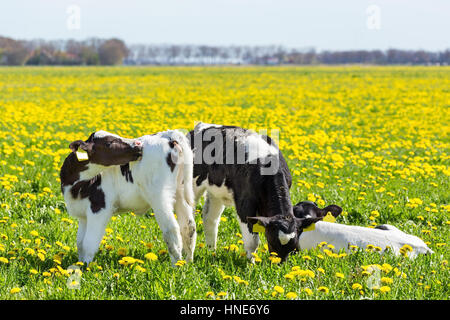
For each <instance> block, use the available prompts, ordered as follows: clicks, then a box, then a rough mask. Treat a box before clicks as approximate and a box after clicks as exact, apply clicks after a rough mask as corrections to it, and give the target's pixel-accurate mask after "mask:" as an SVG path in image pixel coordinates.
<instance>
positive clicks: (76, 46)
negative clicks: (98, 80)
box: [0, 36, 129, 65]
mask: <svg viewBox="0 0 450 320" xmlns="http://www.w3.org/2000/svg"><path fill="white" fill-rule="evenodd" d="M128 54H129V52H128V48H127V46H126V45H125V43H124V42H123V41H122V40H120V39H107V40H105V39H96V38H93V39H88V40H85V41H75V40H56V41H44V40H31V41H18V40H14V39H11V38H5V37H1V36H0V65H121V64H123V60H124V58H126V57H127V55H128Z"/></svg>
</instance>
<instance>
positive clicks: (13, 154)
mask: <svg viewBox="0 0 450 320" xmlns="http://www.w3.org/2000/svg"><path fill="white" fill-rule="evenodd" d="M449 107H450V68H449V67H305V68H301V67H298V68H297V67H273V68H272V67H267V68H263V67H239V68H238V67H236V68H235V67H223V68H222V67H211V68H200V67H195V68H187V67H186V68H181V67H180V68H171V67H153V68H147V67H146V68H139V67H136V68H127V67H120V68H100V67H99V68H1V69H0V114H1V116H0V163H1V166H0V299H361V298H366V299H448V298H449V266H448V260H449V251H448V240H449V228H450V225H449V224H450V219H449V216H450V191H449V190H450V183H449V176H450V167H449V164H450V156H449V147H450V139H449V132H450V131H449V124H450V108H449ZM194 121H203V122H213V123H219V124H232V125H239V126H242V127H246V128H253V129H256V130H258V129H269V130H271V129H279V130H280V137H279V146H280V149H281V150H282V152H283V154H284V156H285V158H286V159H287V160H288V164H289V167H290V169H291V173H292V176H293V179H294V181H293V186H292V189H291V197H292V201H293V202H294V203H296V202H297V201H300V200H306V199H309V200H315V201H316V202H318V204H319V205H324V204H332V203H335V204H338V205H340V206H341V207H342V208H343V209H344V213H343V214H342V216H340V217H338V219H337V222H338V223H345V224H357V225H362V226H374V225H376V224H382V223H389V224H392V225H394V226H396V227H398V228H400V229H401V230H403V231H405V232H407V233H411V234H414V235H417V236H419V237H421V238H422V239H423V240H424V241H425V242H426V243H427V244H428V245H429V247H430V248H431V249H432V250H434V252H435V253H434V254H433V255H431V256H419V257H418V258H416V259H415V260H411V259H409V258H407V257H403V256H400V257H396V256H394V255H393V254H391V253H387V254H384V255H380V254H379V253H377V252H375V251H376V250H370V249H366V248H360V249H359V250H357V251H355V252H354V253H348V254H345V253H342V252H334V251H333V250H332V248H330V247H327V246H326V245H325V246H323V247H322V248H317V249H315V250H310V251H302V252H300V253H298V254H295V255H294V254H293V255H291V256H290V257H289V259H288V261H287V262H286V263H283V264H279V263H277V262H278V261H277V259H273V258H271V257H270V253H269V252H267V249H266V248H267V247H266V246H265V244H266V241H265V239H264V237H262V244H261V245H260V248H259V249H258V252H257V253H258V256H259V259H257V262H256V263H255V264H254V265H252V264H250V263H248V262H247V260H246V258H245V256H243V255H244V251H243V246H242V239H241V235H240V234H239V227H238V223H237V220H236V218H235V210H234V208H227V209H226V210H225V212H224V214H223V216H222V221H221V223H220V227H219V240H218V249H217V250H216V252H215V253H212V252H211V251H209V250H207V249H206V248H205V247H204V244H203V241H204V235H203V228H202V219H201V214H200V212H201V203H200V204H199V205H198V206H197V213H196V221H197V230H198V239H197V249H196V252H195V261H194V263H192V264H183V263H180V264H179V266H177V267H171V266H170V259H169V257H168V254H167V251H166V247H165V244H164V242H163V240H162V235H161V232H160V230H159V228H158V225H157V223H156V221H155V219H154V217H153V216H152V214H151V212H149V213H147V214H146V215H144V216H135V215H134V214H133V213H128V214H124V215H120V216H117V217H115V218H113V220H112V221H111V222H110V224H109V225H108V228H107V230H106V233H105V237H104V240H103V241H102V244H101V248H100V251H99V253H98V254H97V256H96V262H95V263H92V264H91V265H90V266H89V267H87V266H81V269H80V271H73V268H71V267H70V266H73V265H76V263H77V261H78V260H77V249H76V230H77V221H76V219H74V218H71V217H70V216H68V214H67V212H66V209H65V205H64V201H63V198H62V194H61V191H60V185H59V178H58V176H59V169H60V167H61V165H62V162H63V160H64V158H65V157H66V156H67V154H68V153H69V152H70V150H69V148H68V145H69V143H70V142H71V141H73V140H77V139H86V138H87V137H88V136H89V134H90V133H91V132H93V131H94V130H98V129H104V130H108V131H111V132H115V133H117V134H119V135H122V136H125V137H138V136H141V135H144V134H150V133H154V132H157V131H162V130H167V129H175V128H184V129H186V130H191V129H192V128H193V126H194ZM375 249H376V248H375Z"/></svg>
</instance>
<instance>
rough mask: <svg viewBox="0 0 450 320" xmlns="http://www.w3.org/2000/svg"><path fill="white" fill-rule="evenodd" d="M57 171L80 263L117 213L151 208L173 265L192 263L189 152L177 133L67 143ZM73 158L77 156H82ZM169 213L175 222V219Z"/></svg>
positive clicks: (103, 135)
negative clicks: (75, 227)
mask: <svg viewBox="0 0 450 320" xmlns="http://www.w3.org/2000/svg"><path fill="white" fill-rule="evenodd" d="M70 148H71V149H72V153H71V154H69V156H68V157H67V158H66V159H65V161H64V164H63V166H62V168H61V173H60V177H61V189H62V192H63V195H64V200H65V202H66V206H67V210H68V213H69V214H70V215H72V216H74V217H77V218H78V219H79V226H78V233H77V247H78V255H79V259H80V261H83V262H86V263H89V262H91V261H92V260H93V258H94V255H95V254H96V252H97V251H98V246H99V243H100V241H101V239H102V237H103V234H104V231H105V228H106V225H107V223H108V221H109V220H110V218H111V216H112V215H113V214H116V213H120V212H124V211H125V212H126V211H134V212H136V213H137V214H140V213H145V212H146V211H148V210H149V209H150V208H153V211H154V213H155V217H156V220H157V222H158V225H159V226H160V228H161V230H162V232H163V237H164V240H165V242H166V244H167V246H168V250H169V254H170V257H171V260H172V263H176V261H178V260H181V259H182V250H183V251H184V253H185V255H186V260H187V261H190V260H192V258H193V253H194V247H195V239H196V232H195V229H196V228H195V221H194V218H193V213H192V204H193V190H192V170H193V167H192V159H193V157H192V151H191V149H190V146H189V142H188V141H187V139H186V137H185V136H184V135H183V134H182V133H181V132H179V131H177V130H173V131H166V132H161V133H158V134H154V135H147V136H143V137H140V138H137V139H125V138H122V137H119V136H117V135H115V134H111V133H108V132H106V131H98V132H95V133H93V134H91V136H90V137H89V139H87V140H86V141H82V140H77V141H74V142H72V143H71V144H70ZM81 152H82V154H81V157H77V153H78V154H79V153H81ZM174 210H175V212H176V214H177V217H178V221H177V220H176V219H175V216H174Z"/></svg>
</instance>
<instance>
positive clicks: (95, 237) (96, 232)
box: [78, 209, 112, 264]
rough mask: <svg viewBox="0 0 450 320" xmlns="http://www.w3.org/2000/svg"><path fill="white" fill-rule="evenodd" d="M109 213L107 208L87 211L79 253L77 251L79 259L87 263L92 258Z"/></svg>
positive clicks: (103, 231)
mask: <svg viewBox="0 0 450 320" xmlns="http://www.w3.org/2000/svg"><path fill="white" fill-rule="evenodd" d="M111 215H112V212H111V210H109V209H102V210H100V211H99V212H96V213H92V211H90V210H89V211H88V213H87V224H86V230H85V233H84V237H83V242H82V245H81V248H82V250H81V253H80V252H79V253H78V256H79V259H80V261H83V262H85V263H86V264H89V263H90V262H91V261H92V260H94V256H95V254H96V253H97V251H98V247H99V244H100V241H101V240H102V238H103V234H104V233H105V228H106V225H107V224H108V222H109V219H110V218H111Z"/></svg>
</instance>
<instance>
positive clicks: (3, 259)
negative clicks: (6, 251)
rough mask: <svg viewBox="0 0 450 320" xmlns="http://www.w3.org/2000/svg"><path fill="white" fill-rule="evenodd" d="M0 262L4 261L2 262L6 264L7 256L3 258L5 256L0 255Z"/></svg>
mask: <svg viewBox="0 0 450 320" xmlns="http://www.w3.org/2000/svg"><path fill="white" fill-rule="evenodd" d="M0 262H1V263H4V264H8V263H9V260H8V259H7V258H5V257H0Z"/></svg>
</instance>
